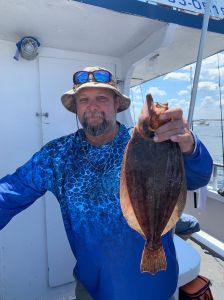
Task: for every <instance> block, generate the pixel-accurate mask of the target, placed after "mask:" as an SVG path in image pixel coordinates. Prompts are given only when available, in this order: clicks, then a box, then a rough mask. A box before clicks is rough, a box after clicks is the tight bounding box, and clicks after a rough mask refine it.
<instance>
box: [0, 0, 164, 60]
mask: <svg viewBox="0 0 224 300" xmlns="http://www.w3.org/2000/svg"><path fill="white" fill-rule="evenodd" d="M162 26H164V23H163V22H159V21H153V20H150V19H146V18H142V17H137V16H132V15H128V14H122V13H117V12H113V11H111V10H107V9H104V8H99V7H95V6H92V5H86V4H82V3H78V2H76V1H66V0H63V1H62V0H57V1H55V0H54V1H53V0H39V1H24V0H11V1H0V39H3V40H8V41H13V42H17V41H18V40H20V39H21V38H22V37H24V36H27V35H29V36H34V37H36V38H37V39H38V40H39V42H40V43H41V46H44V47H51V48H57V49H63V50H71V51H78V52H87V53H92V54H100V55H106V56H107V55H108V56H115V57H121V56H123V55H125V54H126V53H127V52H129V51H130V50H132V49H133V48H135V47H136V46H137V45H139V44H141V43H142V42H143V41H144V39H146V38H147V37H148V36H149V35H150V34H151V33H152V32H153V31H154V30H158V29H159V28H160V27H162Z"/></svg>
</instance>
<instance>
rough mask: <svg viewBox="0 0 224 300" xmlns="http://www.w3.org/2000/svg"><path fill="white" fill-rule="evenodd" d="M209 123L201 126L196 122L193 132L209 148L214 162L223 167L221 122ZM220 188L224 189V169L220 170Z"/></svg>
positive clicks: (209, 121)
mask: <svg viewBox="0 0 224 300" xmlns="http://www.w3.org/2000/svg"><path fill="white" fill-rule="evenodd" d="M207 122H208V125H201V124H198V123H197V122H194V123H193V132H194V133H195V134H196V135H197V136H198V137H199V138H200V140H201V141H202V142H203V143H204V145H205V146H206V147H207V149H208V151H209V152H210V154H211V156H212V158H213V162H214V163H219V164H222V165H223V151H224V150H223V147H224V145H222V130H221V121H214V120H208V121H207ZM223 127H224V122H223ZM223 134H224V133H223ZM218 187H220V188H221V187H224V167H219V168H218Z"/></svg>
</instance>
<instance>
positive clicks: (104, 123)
mask: <svg viewBox="0 0 224 300" xmlns="http://www.w3.org/2000/svg"><path fill="white" fill-rule="evenodd" d="M118 106H119V97H115V96H114V93H113V92H112V91H110V90H109V89H106V88H105V89H104V88H84V89H82V90H80V91H79V92H78V93H77V95H76V108H77V115H78V118H79V121H80V123H81V124H82V126H83V128H84V130H86V131H87V132H88V133H89V134H90V135H92V136H98V135H102V134H104V133H106V132H108V131H109V130H112V129H113V128H114V124H115V123H116V111H117V108H118Z"/></svg>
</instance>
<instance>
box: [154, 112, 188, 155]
mask: <svg viewBox="0 0 224 300" xmlns="http://www.w3.org/2000/svg"><path fill="white" fill-rule="evenodd" d="M160 119H161V120H163V121H167V123H165V124H164V125H162V126H160V127H159V128H157V129H156V131H155V137H154V141H155V142H163V141H166V140H171V141H173V142H176V143H178V144H179V146H180V149H181V151H182V153H184V154H191V153H192V152H193V150H194V138H193V136H192V134H191V132H190V130H189V127H188V124H187V122H186V120H184V119H183V111H182V109H181V108H172V109H168V110H166V111H165V112H163V113H161V115H160Z"/></svg>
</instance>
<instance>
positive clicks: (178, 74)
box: [163, 72, 190, 81]
mask: <svg viewBox="0 0 224 300" xmlns="http://www.w3.org/2000/svg"><path fill="white" fill-rule="evenodd" d="M167 79H175V80H182V81H189V80H190V74H189V73H181V72H171V73H169V74H167V75H165V76H164V77H163V80H167Z"/></svg>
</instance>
